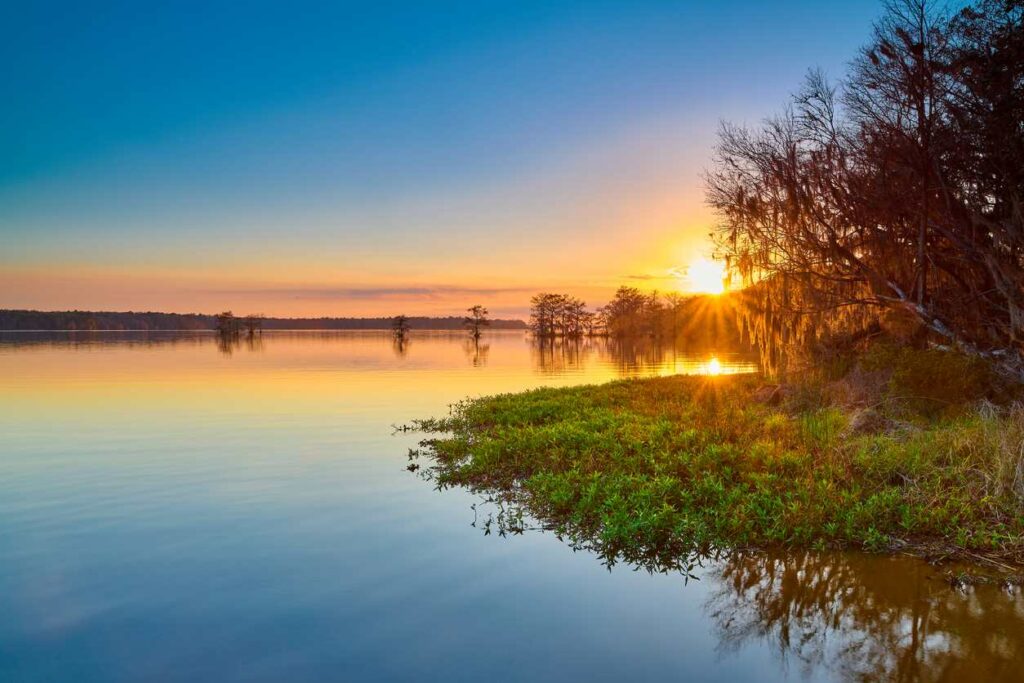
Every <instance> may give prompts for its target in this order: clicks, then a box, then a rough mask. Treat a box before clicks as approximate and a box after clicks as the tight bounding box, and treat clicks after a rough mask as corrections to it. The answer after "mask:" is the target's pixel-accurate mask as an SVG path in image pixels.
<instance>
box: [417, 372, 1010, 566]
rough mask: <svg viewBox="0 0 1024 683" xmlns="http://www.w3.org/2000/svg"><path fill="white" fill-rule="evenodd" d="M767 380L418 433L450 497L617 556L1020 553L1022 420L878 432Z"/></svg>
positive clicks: (983, 414)
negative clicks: (488, 498)
mask: <svg viewBox="0 0 1024 683" xmlns="http://www.w3.org/2000/svg"><path fill="white" fill-rule="evenodd" d="M758 382H759V380H758V379H756V378H753V377H671V378H658V379H646V380H627V381H620V382H613V383H610V384H605V385H600V386H581V387H571V388H564V389H538V390H535V391H529V392H525V393H520V394H506V395H500V396H494V397H489V398H483V399H477V400H471V401H467V402H463V403H460V404H458V405H456V406H455V407H453V410H452V413H451V415H450V416H449V417H447V418H444V419H439V420H424V421H421V422H419V423H417V426H418V427H419V428H420V429H423V430H425V431H427V432H431V433H433V434H434V436H433V437H432V438H428V439H427V440H425V441H424V442H423V447H424V448H423V449H422V450H421V451H419V454H420V455H424V456H427V457H429V458H431V459H432V465H431V466H430V467H429V468H428V469H427V472H428V473H429V476H430V477H432V478H433V479H434V480H435V481H436V482H437V483H438V484H439V485H441V486H448V485H462V486H468V487H470V488H473V489H475V490H478V491H483V492H487V493H489V494H491V495H494V496H497V497H498V498H500V499H501V500H502V501H504V502H505V503H508V504H511V505H513V506H519V507H521V508H525V509H526V510H527V511H528V512H529V513H530V514H531V515H532V516H533V517H534V518H536V519H539V520H541V521H542V523H544V524H545V525H546V526H547V527H548V528H552V529H554V530H556V531H557V532H558V533H559V534H561V535H564V536H568V537H570V538H571V539H572V540H573V541H574V543H575V544H577V545H584V546H588V547H591V548H595V549H597V550H598V551H599V552H600V553H601V554H602V555H603V556H605V558H606V559H607V560H609V561H616V560H617V559H625V560H628V561H631V562H634V563H639V564H645V565H648V566H649V565H651V564H657V565H664V564H666V562H668V561H670V560H671V558H682V557H687V556H689V555H690V554H692V553H695V552H703V551H705V550H706V549H708V548H716V547H717V548H738V547H768V546H779V545H782V546H802V547H811V548H821V549H824V548H850V547H852V548H863V549H867V550H873V551H884V550H894V549H902V550H910V551H915V550H918V551H919V550H923V549H930V550H931V551H933V552H934V551H936V550H939V551H940V552H942V553H944V554H956V553H960V554H974V555H979V554H980V555H982V556H985V557H989V558H1000V559H1001V560H1003V561H1007V560H1013V561H1020V560H1021V559H1022V557H1024V555H1022V549H1024V409H1022V408H1019V407H1012V408H1004V409H997V408H995V407H994V406H993V405H992V404H988V403H983V404H982V407H981V409H977V408H972V409H970V410H963V411H960V412H959V413H958V414H956V415H942V416H940V417H928V418H920V419H917V420H916V422H914V421H902V422H887V423H886V425H885V427H884V428H883V427H877V428H874V429H867V430H865V429H864V426H863V423H864V421H863V419H862V417H863V412H864V411H863V410H861V411H856V410H850V409H847V408H838V407H818V408H811V407H798V408H796V409H794V407H793V405H792V403H791V404H789V405H785V404H783V405H778V406H771V405H768V404H767V403H764V402H758V401H756V400H754V398H755V396H757V394H758V389H759V387H758ZM652 558H654V559H653V560H652Z"/></svg>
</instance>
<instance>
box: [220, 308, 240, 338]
mask: <svg viewBox="0 0 1024 683" xmlns="http://www.w3.org/2000/svg"><path fill="white" fill-rule="evenodd" d="M241 325H242V323H241V321H240V320H239V319H238V318H236V317H235V314H234V313H232V312H231V311H224V312H223V313H218V314H217V334H219V335H220V336H222V337H237V336H238V333H239V331H240V330H241Z"/></svg>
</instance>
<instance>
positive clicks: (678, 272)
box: [626, 266, 689, 281]
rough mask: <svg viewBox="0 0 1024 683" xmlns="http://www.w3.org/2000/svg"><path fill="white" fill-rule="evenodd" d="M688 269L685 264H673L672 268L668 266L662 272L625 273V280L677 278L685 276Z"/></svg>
mask: <svg viewBox="0 0 1024 683" xmlns="http://www.w3.org/2000/svg"><path fill="white" fill-rule="evenodd" d="M688 271H689V268H687V267H685V266H675V267H673V268H669V269H668V270H667V271H665V272H664V273H657V274H652V273H641V274H638V275H627V276H626V279H627V280H643V281H648V280H679V279H683V278H685V277H686V276H687V273H688Z"/></svg>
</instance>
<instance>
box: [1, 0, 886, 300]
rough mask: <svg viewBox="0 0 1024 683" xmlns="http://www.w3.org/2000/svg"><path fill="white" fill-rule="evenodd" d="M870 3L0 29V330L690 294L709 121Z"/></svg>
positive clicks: (810, 53)
mask: <svg viewBox="0 0 1024 683" xmlns="http://www.w3.org/2000/svg"><path fill="white" fill-rule="evenodd" d="M880 11H881V4H880V3H879V2H877V1H867V0H852V1H849V2H820V1H810V0H807V1H799V2H771V3H768V2H763V1H760V2H753V1H738V0H722V1H719V2H699V3H698V2H644V1H642V0H634V1H632V2H602V1H601V0H581V1H578V2H577V1H571V2H561V3H559V2H552V1H548V2H538V3H534V2H530V1H528V0H520V1H518V2H494V3H492V2H487V1H485V0H477V1H475V2H466V3H427V2H408V3H406V2H376V3H368V2H359V3H345V2H325V3H307V2H299V1H293V2H287V3H284V2H267V3H264V2H246V3H237V2H226V3H220V2H212V1H206V2H196V3H189V2H174V3H140V2H124V3H100V2H81V1H76V2H66V3H61V2H38V3H35V2H33V3H4V4H3V5H2V6H0V26H3V27H4V28H5V31H4V33H5V38H4V40H3V41H0V62H2V63H3V64H4V65H5V67H4V69H2V70H0V88H2V92H3V93H5V97H4V105H3V106H2V107H0V308H34V309H43V310H66V309H88V310H161V311H175V312H193V311H195V312H215V311H219V310H228V309H230V310H234V311H235V312H236V313H243V314H244V313H249V312H262V313H265V314H268V315H281V316H307V315H315V316H320V315H331V316H334V315H355V316H359V315H394V314H397V313H407V314H410V315H412V314H423V315H449V314H460V313H461V312H462V311H463V310H464V309H465V308H467V307H468V306H470V305H472V304H477V303H479V304H483V305H485V306H487V307H489V308H490V310H491V312H492V314H495V315H498V316H516V317H521V316H524V315H525V313H526V309H527V308H528V302H529V297H530V296H531V295H532V294H533V293H535V292H538V291H559V292H566V293H570V294H574V295H577V296H580V297H582V298H583V299H585V300H586V301H587V302H588V303H589V304H592V305H600V304H602V303H604V302H605V301H607V299H608V298H609V297H610V296H611V294H612V293H613V292H614V289H615V288H616V287H617V286H618V285H620V284H627V285H632V286H639V287H642V288H645V289H652V288H657V289H659V290H663V291H667V290H684V291H686V290H692V289H697V288H699V287H697V286H696V285H695V284H694V283H693V282H689V281H688V279H687V278H686V277H685V275H683V276H682V277H680V274H682V273H685V272H686V269H687V267H688V266H689V265H690V264H691V263H693V262H700V260H701V259H706V258H707V257H709V256H710V255H711V245H710V242H709V240H708V239H707V235H708V233H709V232H710V230H711V229H712V228H713V226H714V224H715V217H714V215H713V214H712V212H711V211H710V210H709V209H708V208H707V207H706V206H705V205H704V199H703V183H702V180H701V174H702V172H703V171H704V169H706V168H707V167H708V166H709V163H710V159H711V153H712V148H713V144H714V139H715V133H716V130H717V128H718V126H719V123H720V121H723V120H725V121H732V122H736V123H747V124H751V125H754V124H757V123H758V122H759V121H760V120H762V119H763V118H764V117H766V116H769V115H771V114H772V113H774V112H776V111H777V110H778V109H779V108H780V107H781V106H782V105H783V104H784V102H785V100H786V98H787V97H788V96H789V94H790V93H792V92H793V91H794V90H796V89H797V87H798V86H799V84H800V81H801V79H802V78H803V76H804V74H805V73H806V71H807V70H808V69H809V68H811V67H821V68H823V69H824V70H825V71H826V72H827V73H828V74H829V75H830V76H832V77H834V78H838V77H841V76H842V74H843V73H844V69H845V65H846V64H847V63H848V61H849V60H850V59H851V58H852V57H853V56H854V54H855V52H856V50H857V49H858V48H859V47H860V46H861V45H862V44H863V43H865V42H866V41H867V39H868V37H869V32H870V28H871V22H872V21H873V20H874V19H875V18H877V16H878V14H879V13H880Z"/></svg>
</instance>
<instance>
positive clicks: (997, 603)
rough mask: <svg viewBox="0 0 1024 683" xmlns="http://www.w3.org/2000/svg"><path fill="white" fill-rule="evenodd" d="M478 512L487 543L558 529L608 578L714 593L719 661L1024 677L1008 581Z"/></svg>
mask: <svg viewBox="0 0 1024 683" xmlns="http://www.w3.org/2000/svg"><path fill="white" fill-rule="evenodd" d="M423 476H425V477H427V478H430V477H431V474H430V473H429V472H428V473H426V474H424V475H423ZM472 510H473V522H472V526H474V527H476V528H478V529H481V530H482V531H483V532H484V533H485V534H486V535H491V534H494V535H497V536H502V537H505V536H518V535H522V534H524V533H526V532H528V531H542V532H543V531H553V532H554V533H555V534H556V536H557V537H558V538H559V539H560V540H562V541H563V542H565V543H566V544H567V545H569V546H570V547H571V548H572V549H573V550H574V551H581V550H583V551H588V552H592V553H594V554H595V555H596V556H597V558H598V559H599V560H600V561H601V562H602V563H603V564H604V565H605V566H607V567H608V569H609V570H612V568H614V567H615V566H617V565H619V564H620V563H622V564H625V565H626V566H628V567H631V568H632V569H634V570H643V571H647V572H649V573H672V574H681V575H682V577H683V579H684V580H685V581H686V582H689V580H691V579H697V580H699V581H701V582H702V583H704V584H709V585H708V586H707V588H708V591H707V596H708V597H707V599H706V601H705V603H704V612H705V614H706V615H707V617H708V619H709V621H710V624H711V626H712V628H713V630H714V634H715V636H716V639H717V642H718V646H717V650H718V654H719V656H721V657H734V656H739V655H740V653H741V652H743V651H745V650H749V649H750V648H752V647H757V646H767V647H769V648H770V649H771V650H772V652H773V653H774V656H775V657H776V659H777V661H778V664H779V666H780V669H781V670H783V671H788V670H791V669H796V670H797V671H798V673H799V675H800V676H801V677H803V678H804V679H807V680H820V679H822V678H824V677H827V678H828V679H830V680H840V681H921V682H935V683H938V682H942V681H966V680H977V681H1019V680H1021V676H1022V675H1024V673H1022V670H1021V662H1024V595H1022V593H1021V590H1020V587H1019V586H1016V585H1011V584H1008V583H1005V581H1006V580H1005V578H1000V577H991V581H990V582H988V583H985V584H982V585H978V586H974V587H969V588H954V587H952V586H951V585H950V582H949V580H948V579H947V576H948V574H949V570H948V569H943V568H940V567H935V566H931V565H929V564H928V563H926V562H924V561H923V560H919V559H917V558H912V557H906V556H896V557H891V556H882V555H869V554H863V553H851V552H810V551H800V550H786V551H771V552H756V551H722V550H712V549H707V548H704V549H699V550H698V549H694V548H691V547H687V546H686V544H685V543H677V544H675V545H671V544H666V545H658V546H647V547H642V548H617V547H613V546H610V545H609V544H608V543H607V542H606V541H605V540H604V539H603V537H602V535H601V533H600V530H599V529H589V530H588V529H585V528H583V527H579V526H572V525H565V524H555V523H553V522H551V521H545V520H538V519H537V518H536V517H534V516H532V515H531V513H530V512H529V511H527V509H526V508H524V507H522V506H519V505H516V504H515V503H514V502H512V501H511V500H510V499H509V497H508V496H505V495H500V494H493V493H491V494H488V493H483V494H482V497H481V500H480V502H479V503H477V504H475V505H473V506H472ZM974 569H975V570H977V568H974ZM1018 580H1019V579H1018Z"/></svg>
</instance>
